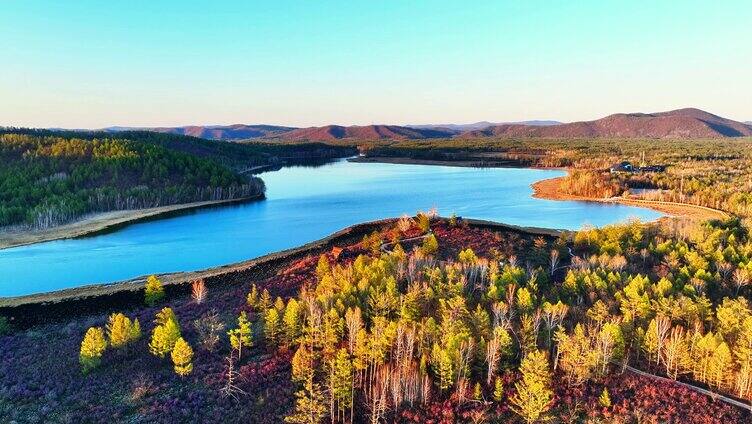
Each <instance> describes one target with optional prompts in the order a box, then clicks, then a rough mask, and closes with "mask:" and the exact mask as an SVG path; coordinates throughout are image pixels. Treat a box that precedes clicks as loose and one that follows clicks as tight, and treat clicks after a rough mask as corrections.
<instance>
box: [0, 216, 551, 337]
mask: <svg viewBox="0 0 752 424" xmlns="http://www.w3.org/2000/svg"><path fill="white" fill-rule="evenodd" d="M442 219H445V218H442ZM395 221H396V219H395V218H390V219H383V220H377V221H371V222H365V223H361V224H356V225H353V226H350V227H347V228H344V229H342V230H339V231H337V232H335V233H333V234H331V235H329V236H327V237H325V238H322V239H320V240H316V241H312V242H310V243H306V244H304V245H302V246H299V247H296V248H292V249H287V250H282V251H279V252H275V253H270V254H268V255H264V256H261V257H258V258H255V259H250V260H247V261H243V262H238V263H234V264H228V265H223V266H218V267H213V268H209V269H206V270H201V271H191V272H175V273H168V274H160V275H158V277H159V278H160V279H161V280H162V282H163V284H164V287H165V292H166V295H167V296H168V297H173V296H181V295H187V294H189V293H190V290H191V282H193V281H195V280H197V279H203V280H204V282H205V284H206V285H207V287H209V288H210V289H211V288H221V287H228V286H231V285H233V284H239V283H243V282H248V281H253V280H261V279H265V278H269V277H271V276H273V275H274V274H275V273H277V272H278V271H279V270H281V269H283V268H284V267H285V266H287V265H289V264H290V263H291V262H293V261H295V260H299V259H302V258H305V257H307V256H314V255H320V254H322V253H324V252H328V251H330V250H331V249H332V248H334V247H338V246H345V245H348V244H352V243H354V242H357V241H360V239H362V238H363V236H364V235H366V234H369V233H371V232H373V231H374V230H377V229H382V228H384V227H385V226H388V225H393V224H394V223H395ZM463 222H464V223H467V225H469V226H471V227H475V228H482V229H491V230H501V231H507V232H513V233H518V234H520V235H522V236H543V237H546V238H554V237H558V236H559V235H560V234H561V231H560V230H555V229H546V228H536V227H519V226H515V225H509V224H503V223H498V222H493V221H484V220H477V219H463ZM145 281H146V276H142V277H137V278H133V279H130V280H126V281H120V282H114V283H108V284H96V285H89V286H83V287H76V288H72V289H65V290H60V291H54V292H48V293H40V294H33V295H27V296H18V297H9V298H0V316H4V317H7V318H8V319H9V320H10V322H11V323H12V325H14V326H15V327H17V328H28V327H31V326H34V325H36V324H40V323H49V322H51V321H62V320H65V319H67V318H70V317H73V316H83V315H89V314H92V315H93V314H100V313H103V312H107V311H111V310H116V309H117V310H128V309H131V308H137V307H140V306H142V305H143V287H144V283H145Z"/></svg>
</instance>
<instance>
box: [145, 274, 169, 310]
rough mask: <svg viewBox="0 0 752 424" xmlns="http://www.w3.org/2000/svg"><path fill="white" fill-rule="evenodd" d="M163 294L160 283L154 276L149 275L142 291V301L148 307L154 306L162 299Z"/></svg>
mask: <svg viewBox="0 0 752 424" xmlns="http://www.w3.org/2000/svg"><path fill="white" fill-rule="evenodd" d="M164 296H165V292H164V287H162V282H161V281H159V278H157V277H156V276H154V275H150V276H149V278H147V279H146V287H145V289H144V301H145V302H146V304H147V305H149V306H154V305H155V304H156V303H157V302H159V301H160V300H162V298H164Z"/></svg>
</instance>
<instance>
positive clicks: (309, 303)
mask: <svg viewBox="0 0 752 424" xmlns="http://www.w3.org/2000/svg"><path fill="white" fill-rule="evenodd" d="M414 224H417V226H419V227H421V232H425V231H428V230H429V228H430V227H429V223H428V218H425V217H424V218H422V219H421V217H420V216H419V218H418V220H417V222H416V223H413V222H411V221H408V220H405V221H403V222H402V223H400V224H398V227H397V228H395V229H394V231H393V232H392V233H390V234H389V237H390V238H392V239H393V240H395V241H398V240H399V239H400V238H401V237H402V236H403V235H405V233H406V232H410V231H411V228H412V227H413V225H414ZM450 225H451V224H450ZM409 234H410V235H414V234H415V233H414V232H411V233H409ZM383 237H384V235H382V234H374V235H373V236H372V237H369V238H366V239H365V240H364V245H365V246H366V247H368V248H370V250H371V252H372V253H371V254H369V255H363V256H359V257H358V258H357V259H356V260H355V261H354V262H352V263H350V264H349V265H347V266H336V267H332V266H331V265H330V264H329V262H328V259H326V258H322V259H321V260H320V261H319V263H318V266H317V278H316V283H315V284H311V285H309V286H307V287H305V288H304V289H303V290H302V292H301V294H300V295H299V296H298V298H297V299H290V300H289V301H288V302H287V304H286V305H285V306H284V308H283V307H282V305H281V304H280V305H278V306H272V305H270V304H269V303H268V302H266V304H265V305H261V306H260V310H261V312H262V315H263V319H262V321H263V328H264V335H265V337H266V340H267V343H269V344H272V345H274V346H279V347H280V348H285V349H287V348H289V349H292V350H294V351H295V354H294V356H293V359H292V379H293V381H294V382H296V383H297V384H298V385H299V387H300V391H299V392H298V393H297V394H296V396H297V403H296V408H295V410H294V412H293V413H292V414H291V415H290V416H289V417H288V421H289V422H301V423H302V422H310V421H309V417H310V416H311V415H312V414H318V415H319V416H320V417H321V418H323V417H325V416H328V417H329V418H331V419H332V421H338V422H340V421H341V422H346V421H348V420H352V417H353V416H355V417H357V418H358V420H359V421H360V420H365V419H366V418H367V419H368V420H369V421H371V422H377V421H381V420H382V419H387V420H389V419H390V417H395V416H399V415H400V411H401V410H403V409H409V407H410V406H412V405H420V404H426V403H427V402H429V401H430V400H431V399H435V398H439V399H447V398H450V399H452V400H453V401H456V402H457V403H459V404H463V403H466V402H473V401H475V402H484V401H490V402H491V404H493V402H499V401H501V400H502V399H503V400H504V402H503V403H505V404H506V405H507V406H508V408H509V409H511V410H512V411H513V412H515V413H516V414H518V415H519V416H520V417H521V418H522V419H523V420H524V421H526V422H535V421H538V420H539V419H541V418H542V417H544V416H545V414H546V413H547V412H548V411H549V409H550V408H551V404H552V401H553V399H554V390H555V389H556V386H557V385H558V384H564V385H569V386H572V387H579V386H583V385H584V384H586V383H587V382H589V381H598V380H602V379H604V378H605V377H606V376H608V375H609V374H610V373H612V372H616V371H618V370H620V369H621V368H622V366H624V365H627V364H632V365H635V366H638V367H640V368H642V369H646V370H651V371H653V372H656V373H660V374H662V375H667V376H668V377H670V378H672V379H683V380H687V381H691V382H694V383H695V384H700V385H702V386H704V387H710V388H711V389H713V390H715V391H717V392H720V393H726V394H730V395H732V396H737V397H738V398H742V399H752V310H751V309H750V305H749V303H748V301H747V299H746V297H745V295H747V294H749V292H748V287H747V286H748V285H749V284H750V282H751V281H752V243H751V242H750V239H749V235H748V233H747V230H746V229H744V228H743V227H741V226H740V225H739V222H738V221H734V220H732V221H728V222H714V223H706V224H704V225H702V226H699V227H697V228H693V229H692V230H691V231H690V232H688V233H686V234H682V235H681V236H679V237H677V234H671V233H670V232H668V231H666V230H661V229H660V228H658V227H651V226H643V225H641V224H639V223H632V224H629V225H624V226H613V227H606V228H603V229H587V230H583V231H580V232H578V233H577V234H575V235H574V236H573V238H572V239H571V242H572V243H571V244H570V243H569V241H568V239H567V237H566V236H565V237H562V238H559V239H558V240H554V241H553V242H547V241H546V240H545V239H544V238H542V237H541V238H538V239H535V240H534V241H533V243H532V244H531V245H530V246H529V248H528V249H527V251H526V252H525V256H524V257H517V256H516V255H515V254H514V253H513V252H514V250H513V248H512V247H511V246H510V244H511V243H513V241H512V240H505V241H504V242H502V243H500V244H499V245H497V246H495V247H494V248H491V249H489V250H488V252H484V254H483V256H478V254H477V253H476V252H475V251H473V250H472V249H470V248H468V249H465V250H461V251H460V252H459V253H458V254H457V256H456V257H454V258H447V260H440V258H439V257H437V256H436V252H437V251H438V247H439V243H438V242H437V240H436V237H435V236H434V235H433V234H431V233H428V235H427V236H426V237H425V238H424V239H423V242H422V243H421V244H420V245H417V246H415V247H414V248H413V249H412V251H411V252H409V253H408V252H406V251H405V250H404V249H403V248H402V247H400V245H399V243H397V244H396V247H395V248H394V249H392V250H391V251H389V252H387V253H382V252H381V250H380V249H379V247H380V246H381V243H382V238H383ZM567 256H569V257H567ZM254 299H255V298H254ZM261 303H264V302H263V301H262V302H261ZM257 305H259V302H256V301H255V300H253V301H252V302H251V306H257ZM516 368H519V370H518V372H519V373H520V374H521V375H520V377H519V378H517V379H515V380H516V381H515V382H514V383H513V390H510V389H512V387H509V383H508V381H509V380H510V379H509V378H505V377H506V376H505V374H506V373H507V372H509V371H513V370H515V369H516ZM554 373H556V375H557V377H558V378H557V381H558V382H559V383H556V384H554V383H553V380H552V378H553V375H554ZM507 391H511V392H513V394H512V395H506V394H505V393H506V392H507ZM603 393H604V394H603V398H604V399H603V400H602V406H611V405H610V403H611V401H610V400H609V399H608V398H609V397H610V395H609V394H608V391H607V390H605V391H604V392H603ZM491 410H493V408H492V407H489V408H488V413H489V415H488V416H487V418H488V419H490V418H491V417H492V415H493V413H491V412H490V411H491ZM364 411H367V412H364ZM395 414H396V415H395ZM314 421H315V420H314Z"/></svg>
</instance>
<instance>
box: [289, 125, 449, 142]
mask: <svg viewBox="0 0 752 424" xmlns="http://www.w3.org/2000/svg"><path fill="white" fill-rule="evenodd" d="M452 135H454V134H453V133H452V132H451V131H448V130H437V129H419V128H408V127H401V126H396V125H366V126H351V127H343V126H340V125H327V126H325V127H310V128H300V129H297V130H292V131H289V132H286V133H283V134H281V135H280V138H282V139H284V140H312V141H331V140H341V139H347V138H352V139H359V140H380V139H394V140H405V139H421V138H440V137H451V136H452Z"/></svg>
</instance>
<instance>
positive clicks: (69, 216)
mask: <svg viewBox="0 0 752 424" xmlns="http://www.w3.org/2000/svg"><path fill="white" fill-rule="evenodd" d="M352 150H353V149H352V148H346V147H337V146H326V145H323V144H319V143H308V144H298V145H278V144H264V143H254V144H235V143H223V142H210V141H206V140H200V139H196V138H192V137H184V136H174V135H166V134H158V133H150V132H128V133H121V134H118V135H117V136H112V135H107V134H101V133H80V132H54V131H47V130H4V131H2V132H0V226H7V225H24V226H29V227H32V228H47V227H51V226H55V225H59V224H62V223H65V222H68V221H71V220H74V219H76V218H78V217H80V216H81V215H84V214H87V213H91V212H103V211H111V210H121V209H140V208H149V207H156V206H164V205H171V204H178V203H187V202H195V201H205V200H229V199H238V198H245V197H254V196H259V195H263V193H264V184H263V181H261V180H260V179H259V178H256V177H253V176H249V175H244V174H243V173H245V172H246V171H249V170H250V171H252V170H253V169H254V167H258V166H265V165H280V164H283V163H284V160H285V159H293V160H296V159H299V158H301V157H314V158H327V157H341V156H346V155H349V154H352V153H353V152H352Z"/></svg>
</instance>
